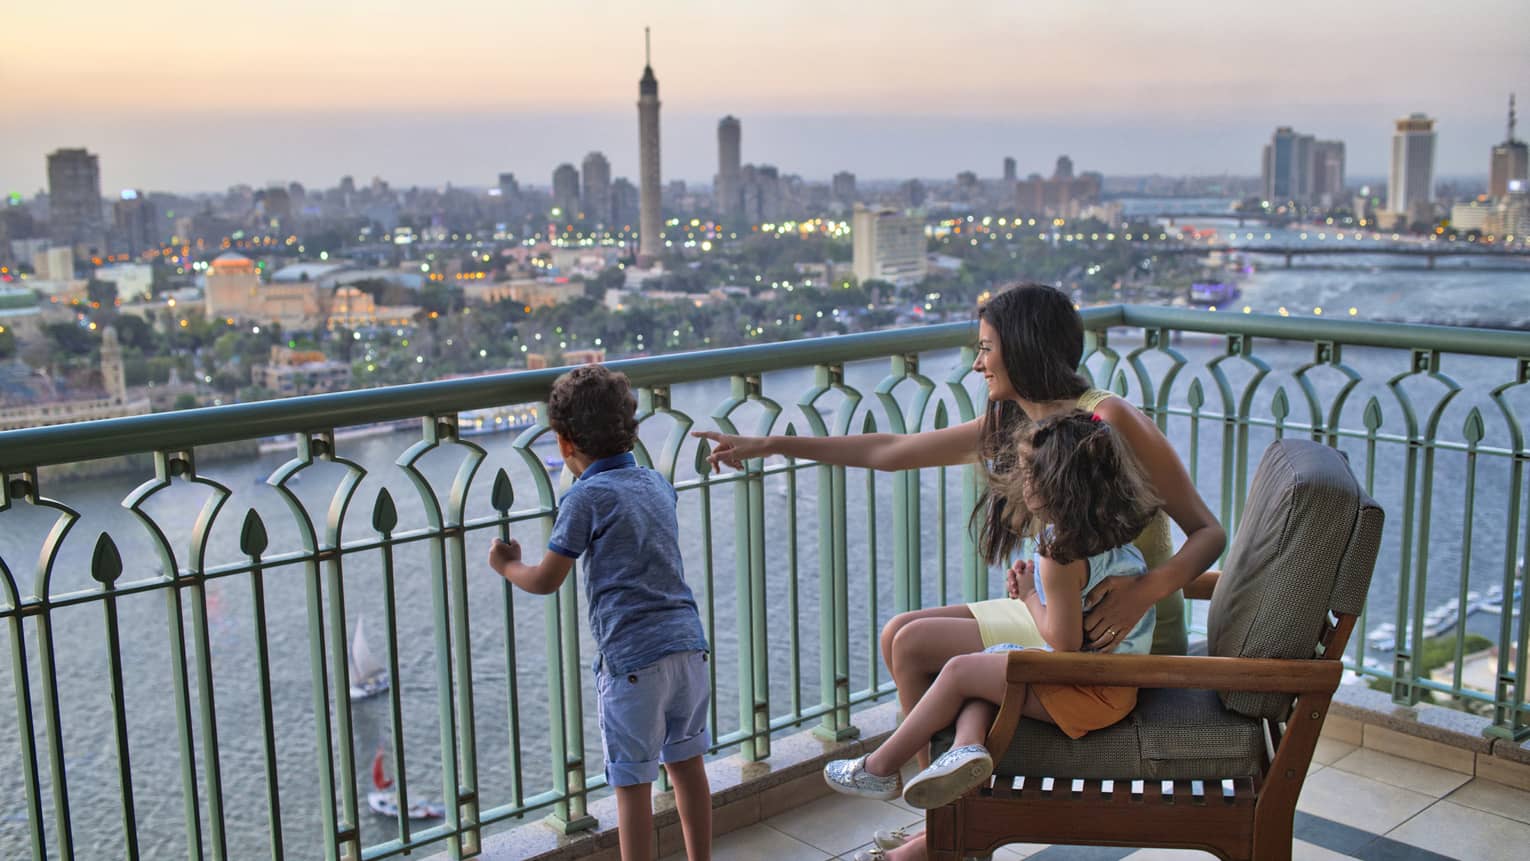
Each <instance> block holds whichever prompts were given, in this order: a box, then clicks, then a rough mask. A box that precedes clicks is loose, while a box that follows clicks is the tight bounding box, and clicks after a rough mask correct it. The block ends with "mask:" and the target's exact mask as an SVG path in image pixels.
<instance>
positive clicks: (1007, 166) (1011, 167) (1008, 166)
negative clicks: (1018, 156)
mask: <svg viewBox="0 0 1530 861" xmlns="http://www.w3.org/2000/svg"><path fill="white" fill-rule="evenodd" d="M1018 178H1019V177H1018V176H1017V175H1016V174H1015V157H1014V156H1012V155H1007V156H1005V157H1004V181H1005V182H1014V181H1015V180H1016V179H1018Z"/></svg>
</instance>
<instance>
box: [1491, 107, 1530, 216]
mask: <svg viewBox="0 0 1530 861" xmlns="http://www.w3.org/2000/svg"><path fill="white" fill-rule="evenodd" d="M1527 175H1530V147H1526V146H1525V142H1524V141H1521V140H1515V139H1514V94H1513V93H1510V94H1509V134H1508V137H1505V138H1504V139H1503V143H1501V144H1498V145H1497V146H1494V147H1493V166H1492V170H1491V171H1489V173H1488V196H1489V197H1494V198H1498V197H1504V196H1505V195H1507V194H1508V193H1509V183H1511V182H1513V181H1514V180H1519V181H1521V182H1523V181H1524V180H1525V179H1526V178H1527Z"/></svg>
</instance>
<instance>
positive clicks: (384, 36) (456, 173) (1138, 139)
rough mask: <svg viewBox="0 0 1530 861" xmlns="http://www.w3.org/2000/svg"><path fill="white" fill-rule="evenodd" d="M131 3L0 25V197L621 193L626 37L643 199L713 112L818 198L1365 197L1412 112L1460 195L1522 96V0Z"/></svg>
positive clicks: (43, 13)
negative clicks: (1197, 183)
mask: <svg viewBox="0 0 1530 861" xmlns="http://www.w3.org/2000/svg"><path fill="white" fill-rule="evenodd" d="M82 7H84V8H82ZM148 7H149V8H144V7H141V6H140V7H133V8H130V9H129V8H118V7H115V6H113V5H111V4H107V3H105V2H104V0H87V2H84V3H76V4H69V5H68V6H63V5H58V6H50V7H40V6H38V5H36V4H31V5H28V6H27V7H24V8H22V9H19V10H16V11H13V12H9V13H7V17H8V18H9V19H12V23H13V24H14V28H13V30H12V32H13V33H15V34H18V35H20V34H25V38H17V39H14V40H13V41H12V42H11V43H10V44H9V45H8V46H7V55H6V56H5V57H3V58H0V83H3V82H8V81H17V80H25V81H26V82H27V86H26V87H25V88H22V87H16V86H10V87H8V89H9V90H10V92H9V93H8V100H9V101H10V102H11V103H12V106H11V109H10V111H9V114H10V116H11V118H12V119H13V120H14V121H13V122H12V123H10V126H9V128H7V129H6V130H5V131H4V132H3V133H0V190H3V191H11V190H14V191H19V192H22V193H23V194H27V195H30V194H31V193H33V192H34V191H36V190H37V189H39V188H42V187H44V186H45V185H46V175H45V174H46V170H45V159H46V154H47V153H49V152H51V151H53V150H55V149H58V148H61V147H78V146H84V147H86V148H88V149H90V150H91V151H92V152H94V153H96V154H98V155H99V156H100V157H101V172H102V188H103V192H104V193H106V194H108V195H113V194H115V192H116V191H117V190H118V189H120V188H124V187H136V188H145V189H151V190H162V191H180V192H194V191H211V190H220V189H223V188H226V187H228V186H230V185H234V184H240V183H243V184H250V185H256V186H259V185H264V184H265V183H267V182H268V181H273V180H279V181H282V182H287V181H293V180H296V181H299V182H302V183H304V184H305V185H310V186H316V187H329V186H332V185H334V184H335V183H336V182H337V181H338V180H339V178H340V176H342V175H345V174H350V175H352V176H354V177H356V180H357V182H359V183H360V182H366V181H368V180H370V178H371V177H372V176H381V177H383V178H384V179H387V180H388V181H390V182H392V183H393V184H394V185H398V186H409V185H423V186H440V185H444V184H445V183H448V182H450V183H453V184H456V185H480V186H482V185H487V184H491V183H492V182H493V181H494V178H495V176H496V175H497V174H498V173H500V172H506V171H508V172H513V173H515V174H516V176H517V178H518V179H520V180H521V181H522V182H523V183H530V184H536V185H546V184H548V182H549V180H550V177H551V174H552V171H553V168H554V167H556V166H557V165H558V164H559V163H562V162H570V163H573V164H575V165H576V166H577V165H578V164H579V162H580V160H581V159H582V158H583V157H584V155H585V154H586V153H587V152H590V151H592V150H599V151H602V152H604V153H605V154H606V156H607V157H608V158H609V159H610V161H611V168H612V174H613V176H627V177H629V178H634V179H635V178H636V162H637V133H636V126H637V117H636V108H635V101H636V97H637V80H638V77H639V76H640V74H641V72H642V66H643V44H642V28H643V26H644V25H645V24H650V25H652V27H653V32H654V56H653V65H654V70H655V73H656V74H657V76H658V79H659V85H660V98H661V100H662V101H663V114H662V118H663V119H662V122H663V125H662V131H663V155H664V159H663V172H664V176H665V178H666V180H668V179H684V180H687V181H690V182H709V181H710V179H711V176H712V174H713V173H714V172H715V170H716V123H717V120H718V119H719V118H720V117H721V116H723V115H724V114H733V115H735V116H738V117H739V118H740V120H741V121H742V123H743V157H744V160H745V161H746V162H754V163H767V164H774V165H776V166H777V167H778V168H779V169H780V170H781V171H782V173H796V174H801V175H802V176H804V177H807V178H809V179H816V180H823V179H827V178H828V177H829V176H830V175H831V174H832V173H834V172H835V171H838V170H849V171H852V172H854V173H855V174H857V176H859V177H864V178H866V179H894V178H900V177H911V176H919V177H926V178H928V177H942V176H954V175H955V174H956V173H957V172H958V171H961V170H973V171H975V172H977V173H978V175H979V176H983V177H993V176H998V175H999V172H1000V163H1001V160H1002V159H1003V158H1004V157H1005V156H1014V157H1015V158H1016V160H1017V162H1018V167H1019V171H1020V174H1021V175H1022V176H1024V175H1026V174H1029V173H1032V172H1036V173H1042V174H1049V173H1050V172H1051V169H1052V164H1053V162H1054V161H1055V159H1056V157H1057V156H1058V155H1059V154H1063V153H1067V154H1068V155H1070V156H1071V157H1072V158H1073V161H1074V163H1075V165H1076V167H1077V169H1078V170H1098V171H1101V172H1103V173H1105V174H1106V175H1107V176H1109V175H1123V174H1133V175H1142V174H1153V173H1158V174H1167V175H1189V174H1201V175H1214V174H1223V173H1228V174H1232V175H1238V176H1250V175H1257V174H1258V172H1259V152H1260V147H1261V146H1262V144H1263V143H1264V142H1265V141H1267V140H1268V138H1269V135H1270V133H1271V131H1272V130H1273V129H1274V128H1275V127H1276V126H1277V125H1290V126H1294V127H1296V128H1297V129H1298V130H1299V131H1301V132H1304V133H1308V134H1313V135H1316V136H1317V137H1319V138H1322V139H1337V140H1342V141H1344V142H1345V144H1346V149H1347V155H1348V173H1349V174H1351V175H1373V176H1374V175H1383V174H1385V172H1386V170H1387V165H1388V160H1389V158H1390V146H1391V144H1390V140H1391V129H1392V121H1393V120H1394V119H1396V118H1397V117H1400V116H1404V115H1406V114H1408V113H1411V112H1413V111H1422V112H1425V113H1428V114H1429V115H1430V116H1433V117H1435V118H1436V119H1437V120H1438V125H1437V131H1438V148H1437V158H1436V175H1437V176H1451V175H1461V176H1478V175H1485V174H1486V170H1487V163H1488V154H1489V150H1490V148H1491V147H1492V145H1493V144H1495V143H1497V142H1499V141H1500V140H1501V139H1502V138H1503V136H1504V120H1505V110H1506V100H1507V96H1508V93H1509V92H1511V91H1515V90H1517V91H1518V92H1519V94H1520V95H1521V97H1522V101H1524V102H1530V51H1526V50H1524V48H1523V44H1522V41H1523V34H1524V33H1525V32H1530V4H1526V3H1524V2H1523V0H1484V2H1481V3H1478V4H1476V5H1475V6H1474V7H1473V8H1472V14H1471V15H1463V14H1459V13H1457V12H1455V11H1452V10H1447V9H1444V8H1441V7H1438V6H1434V5H1432V4H1427V3H1423V2H1417V0H1405V2H1396V3H1384V2H1380V0H1363V1H1362V2H1356V3H1351V4H1346V5H1342V6H1339V5H1334V4H1329V3H1322V2H1315V0H1297V2H1292V3H1287V4H1283V5H1281V6H1280V7H1279V8H1274V7H1269V8H1266V7H1255V8H1238V9H1233V10H1228V9H1227V8H1226V5H1225V4H1211V3H1205V2H1188V0H1182V2H1168V3H1160V4H1155V6H1154V7H1153V8H1152V9H1147V8H1143V7H1141V6H1125V7H1122V6H1120V5H1118V4H1113V3H1107V2H1101V0H1081V2H1076V3H1073V4H1069V5H1067V6H1066V7H1056V8H1054V7H1047V8H1034V9H1033V8H1023V7H1019V6H1018V5H1008V4H1006V5H996V6H994V7H991V8H978V9H961V10H955V11H953V10H946V9H941V10H931V9H929V8H927V7H925V6H924V5H922V4H918V3H914V2H908V0H897V2H887V3H884V4H882V5H881V6H879V7H877V8H876V9H875V10H872V11H868V10H867V9H865V8H863V7H862V6H860V5H859V4H844V3H841V4H833V3H823V2H816V3H807V2H802V0H778V2H777V3H774V4H771V5H770V7H769V8H768V9H767V8H739V9H729V10H728V14H726V15H722V14H718V13H717V12H716V8H715V7H713V6H710V5H707V4H703V3H700V2H695V0H668V2H662V3H652V4H647V5H646V6H645V8H643V9H642V10H629V9H626V8H622V7H620V6H615V5H613V4H609V3H602V2H599V1H598V0H571V2H568V3H564V4H560V5H558V6H556V7H543V6H536V7H530V8H525V9H511V8H508V7H507V6H505V5H504V4H494V3H490V2H488V0H459V2H458V3H456V4H452V6H451V8H450V9H448V10H446V11H444V12H443V11H442V10H439V9H421V8H420V7H417V6H414V5H406V4H402V3H392V2H377V3H371V4H367V5H365V6H361V5H359V4H358V5H355V6H351V7H346V8H328V7H326V8H322V9H310V8H307V7H306V6H305V4H302V3H299V2H297V0H273V2H270V3H268V4H266V5H264V6H262V7H261V10H260V13H259V15H258V16H256V17H251V16H250V15H249V14H247V13H246V12H242V11H240V9H238V8H233V7H230V8H224V7H204V6H203V5H201V4H197V3H193V2H191V0H159V2H154V3H151V4H148ZM82 21H84V22H86V23H85V24H84V25H83V26H82V23H81V22H82ZM64 46H67V47H68V49H69V50H67V51H65V50H61V48H62V47H64ZM1524 136H1525V135H1523V134H1521V135H1520V137H1522V138H1523V137H1524Z"/></svg>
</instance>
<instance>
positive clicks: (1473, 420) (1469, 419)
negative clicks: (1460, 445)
mask: <svg viewBox="0 0 1530 861" xmlns="http://www.w3.org/2000/svg"><path fill="white" fill-rule="evenodd" d="M1484 434H1485V431H1484V428H1483V426H1482V413H1481V412H1478V410H1477V408H1476V407H1472V411H1471V412H1469V413H1467V414H1466V423H1465V424H1463V425H1462V426H1461V435H1462V436H1463V437H1465V438H1466V444H1467V445H1469V446H1472V447H1474V448H1475V447H1476V445H1477V443H1479V442H1482V437H1483V436H1484Z"/></svg>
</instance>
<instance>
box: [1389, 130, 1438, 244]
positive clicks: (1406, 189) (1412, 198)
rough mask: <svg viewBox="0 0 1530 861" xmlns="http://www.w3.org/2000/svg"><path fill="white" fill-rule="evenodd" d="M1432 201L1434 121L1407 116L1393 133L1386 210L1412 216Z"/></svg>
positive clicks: (1410, 217)
mask: <svg viewBox="0 0 1530 861" xmlns="http://www.w3.org/2000/svg"><path fill="white" fill-rule="evenodd" d="M1433 200H1434V120H1432V119H1430V118H1429V117H1428V115H1426V114H1409V115H1408V116H1406V117H1403V118H1402V119H1400V120H1398V121H1397V130H1396V131H1395V132H1394V133H1393V134H1392V174H1391V178H1390V180H1389V181H1388V183H1387V211H1388V212H1391V213H1394V214H1395V215H1398V216H1403V217H1407V218H1409V220H1410V221H1412V220H1415V219H1414V218H1413V215H1414V214H1415V211H1416V210H1419V209H1420V208H1421V207H1427V206H1428V205H1429V204H1430V203H1431V202H1432V201H1433Z"/></svg>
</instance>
